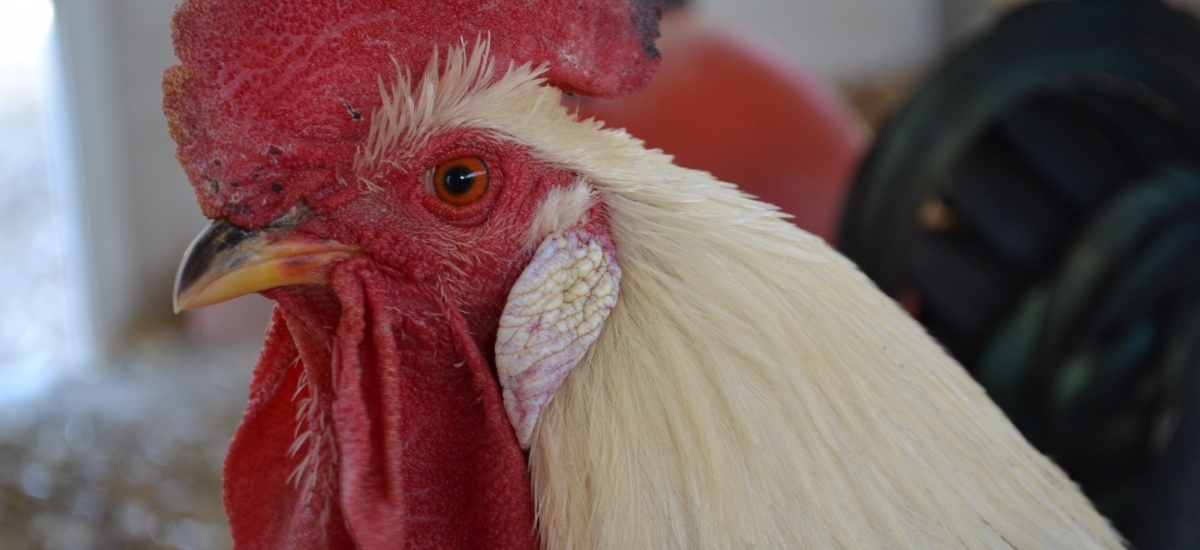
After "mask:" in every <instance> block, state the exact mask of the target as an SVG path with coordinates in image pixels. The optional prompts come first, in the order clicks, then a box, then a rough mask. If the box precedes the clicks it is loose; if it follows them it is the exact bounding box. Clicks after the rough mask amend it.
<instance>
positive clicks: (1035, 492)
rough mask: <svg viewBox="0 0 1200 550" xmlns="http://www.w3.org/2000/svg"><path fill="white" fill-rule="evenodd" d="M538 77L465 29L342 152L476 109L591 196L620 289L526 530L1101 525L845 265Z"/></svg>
mask: <svg viewBox="0 0 1200 550" xmlns="http://www.w3.org/2000/svg"><path fill="white" fill-rule="evenodd" d="M435 55H436V54H435ZM435 63H436V62H435ZM539 75H540V71H538V70H536V69H531V68H529V67H528V66H523V67H519V68H511V67H510V69H509V70H508V71H507V73H505V74H504V75H500V76H494V74H493V69H492V67H491V62H490V61H489V58H488V53H487V48H486V44H484V43H481V44H480V45H477V46H476V47H475V48H474V49H473V50H472V51H471V52H469V53H468V51H467V48H455V49H452V50H451V51H450V52H448V54H447V56H446V61H445V64H444V71H442V72H441V75H440V76H439V70H438V68H437V66H436V65H434V64H431V70H427V71H426V73H425V75H424V76H423V78H422V80H421V81H420V82H417V83H415V85H412V86H410V83H409V81H408V79H407V78H406V77H402V78H401V79H400V81H399V82H398V83H397V85H396V86H395V88H393V90H392V92H391V93H387V92H386V91H385V93H384V96H385V103H386V104H385V107H384V109H382V110H380V112H379V113H377V115H376V116H377V118H378V119H379V120H377V121H376V123H375V126H377V127H379V128H380V130H379V131H373V133H372V140H371V143H370V144H369V146H368V147H367V148H366V150H365V152H364V154H363V155H362V157H361V158H360V159H359V160H360V162H362V163H365V164H366V165H369V164H371V163H375V162H380V160H379V159H382V158H386V157H387V154H388V151H389V150H390V149H391V148H393V147H403V146H405V145H406V144H411V143H413V141H412V140H413V139H416V138H417V137H419V135H420V134H423V133H425V132H428V131H431V130H432V129H444V128H446V127H452V126H470V127H474V128H481V129H484V130H486V131H490V132H494V133H496V134H497V135H499V136H503V138H504V139H506V140H509V141H513V142H517V143H520V144H523V145H525V146H528V147H529V148H530V149H532V150H533V151H535V152H536V154H537V155H538V156H539V157H540V158H542V159H543V160H544V161H545V162H547V163H550V164H552V165H554V166H557V167H560V168H563V169H566V170H570V171H572V172H574V173H575V174H577V175H578V176H579V177H580V178H582V180H583V181H586V182H587V183H588V184H589V185H590V186H591V188H592V190H594V192H595V194H596V195H597V196H598V197H599V200H600V201H602V202H603V203H604V204H605V205H606V206H607V210H608V213H609V216H610V230H611V235H612V237H613V240H614V243H615V246H616V247H617V258H618V263H619V265H620V267H621V269H622V271H623V273H624V276H623V278H622V281H621V297H620V300H619V302H618V304H617V306H616V308H615V309H614V310H613V312H612V314H611V316H610V317H609V320H608V323H607V325H606V326H605V328H604V330H603V332H602V333H601V335H600V337H599V339H598V340H597V341H596V343H595V344H594V345H593V347H592V349H591V350H590V351H589V352H588V354H587V356H586V357H585V359H584V361H583V362H582V363H581V364H580V365H579V366H578V367H576V369H575V370H574V371H573V372H572V373H571V375H570V376H569V377H568V378H567V380H566V382H565V383H564V385H563V386H562V387H561V388H560V389H559V390H558V393H557V394H556V395H555V396H554V399H553V400H552V401H551V403H550V404H549V406H548V407H547V408H546V409H545V411H544V412H543V413H542V416H541V419H540V420H539V422H538V424H537V426H536V429H535V432H534V434H533V440H532V445H531V449H530V469H531V473H532V477H533V483H534V490H535V500H536V507H537V513H538V521H539V529H540V530H541V537H542V542H543V544H544V546H545V547H547V548H553V549H576V548H656V549H657V548H837V547H840V548H899V547H906V548H946V547H963V548H1010V547H1011V548H1064V549H1080V548H1118V547H1120V546H1121V545H1122V542H1121V540H1120V538H1119V536H1118V535H1117V534H1116V533H1115V532H1114V531H1113V530H1112V529H1111V528H1110V527H1109V525H1108V524H1107V522H1106V521H1105V520H1104V519H1103V518H1102V517H1101V516H1100V515H1099V514H1097V513H1096V511H1095V510H1094V509H1093V508H1092V506H1091V505H1090V504H1089V503H1088V502H1087V500H1086V499H1085V498H1084V497H1083V495H1082V494H1081V493H1080V492H1079V490H1078V489H1077V488H1076V486H1075V485H1074V484H1073V483H1072V482H1071V481H1070V480H1069V479H1067V477H1066V476H1065V475H1064V474H1063V473H1062V471H1061V470H1059V469H1058V468H1057V467H1056V466H1055V465H1054V464H1052V463H1051V462H1050V461H1049V460H1047V459H1046V458H1045V457H1043V456H1041V455H1040V454H1039V453H1038V452H1037V451H1035V450H1034V449H1033V448H1032V447H1031V446H1030V445H1029V444H1028V443H1026V442H1025V440H1024V439H1023V438H1022V437H1021V435H1020V434H1019V433H1018V432H1017V431H1016V429H1015V428H1014V427H1013V426H1012V424H1011V423H1010V422H1009V421H1008V420H1007V419H1006V418H1005V417H1004V416H1003V414H1002V413H1001V411H1000V410H999V409H998V408H997V407H996V406H995V405H994V404H992V402H991V401H990V400H989V399H988V398H987V396H986V395H985V394H984V392H983V390H982V389H981V388H980V387H979V386H978V385H977V384H976V383H975V382H974V381H973V380H971V378H970V377H969V376H968V375H967V374H966V372H964V371H963V369H962V368H961V367H960V366H959V365H958V364H957V363H956V362H954V360H952V359H951V358H950V357H949V356H947V355H946V353H945V352H944V351H943V350H942V349H941V348H940V347H939V346H938V345H937V344H936V343H935V342H934V341H933V340H932V339H931V338H930V337H929V336H928V335H927V334H926V333H925V332H924V331H923V330H922V329H921V327H920V326H919V325H918V324H917V323H915V322H914V321H913V320H912V319H911V318H910V317H909V316H908V315H907V314H905V313H904V312H903V311H902V310H901V309H900V308H899V307H897V306H896V304H895V303H893V302H892V301H891V300H890V299H888V298H887V297H886V296H884V295H883V294H882V293H880V292H879V291H878V290H877V289H876V288H875V287H874V285H872V283H870V282H869V281H868V280H867V279H866V277H865V276H863V275H862V274H861V273H860V272H859V271H858V270H857V269H856V268H855V267H854V266H853V265H852V264H851V263H850V262H849V261H847V260H846V259H845V258H843V257H842V256H840V255H839V254H838V253H836V252H835V251H833V250H832V249H830V248H829V247H828V246H826V245H825V244H824V243H823V242H821V241H820V240H819V239H817V238H815V237H813V236H811V235H809V234H807V233H804V232H802V231H800V230H799V229H797V228H795V227H794V226H792V225H791V224H789V223H788V222H787V221H785V220H783V219H782V218H781V215H780V214H779V213H778V212H777V211H776V210H775V209H774V208H773V207H771V206H769V205H766V204H764V203H761V202H758V201H755V200H753V199H752V198H750V197H748V196H746V195H744V194H742V193H741V192H739V191H738V190H737V189H736V188H734V187H733V186H732V185H729V184H726V183H722V182H719V181H717V180H715V179H713V178H712V177H711V176H709V175H708V174H705V173H701V172H697V171H692V170H687V169H684V168H680V167H677V166H674V165H672V164H671V159H670V157H668V156H666V155H663V154H662V153H660V152H657V151H649V150H646V149H645V148H643V146H642V144H641V142H639V141H638V140H636V139H634V138H632V137H631V136H629V135H628V134H626V133H625V132H623V131H620V130H606V129H602V128H601V127H600V125H599V124H598V123H595V122H593V121H579V120H576V118H575V117H574V116H572V115H571V114H570V113H568V112H567V111H566V110H565V109H564V108H563V107H562V106H561V105H560V102H559V99H560V98H559V92H558V91H557V90H555V89H553V88H551V87H548V86H545V85H544V83H543V82H542V81H541V80H540V79H539ZM411 90H415V91H411ZM560 199H561V197H560ZM575 202H580V201H574V202H572V201H567V203H568V204H574V203H575ZM576 206H578V205H576ZM576 210H578V209H577V208H576ZM531 231H532V232H536V233H541V232H543V231H544V228H537V229H531Z"/></svg>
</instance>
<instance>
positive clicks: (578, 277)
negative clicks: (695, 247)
mask: <svg viewBox="0 0 1200 550" xmlns="http://www.w3.org/2000/svg"><path fill="white" fill-rule="evenodd" d="M620 281H621V270H620V268H619V267H617V261H616V255H615V251H614V249H613V246H612V241H611V240H609V237H608V235H606V234H602V233H596V232H594V231H591V230H588V229H584V228H582V227H573V228H570V229H567V230H564V231H558V232H555V233H552V234H550V235H549V236H547V237H546V238H545V239H544V240H543V241H542V243H541V245H539V246H538V249H537V252H536V253H534V256H533V260H531V261H530V262H529V265H528V266H527V267H526V268H525V271H524V272H522V273H521V276H520V278H518V279H517V282H516V284H515V285H513V288H512V291H511V292H510V293H509V296H508V302H507V303H506V304H505V305H504V312H503V313H502V314H501V316H500V328H499V330H498V331H497V332H496V371H497V374H498V375H499V378H500V387H501V388H502V395H503V398H504V408H505V410H506V411H507V412H508V417H509V420H510V421H511V422H512V425H513V429H514V430H516V433H517V440H518V441H519V442H520V444H521V448H523V449H528V448H529V440H530V437H531V436H532V434H533V427H534V424H535V423H536V422H537V418H538V415H539V414H540V413H541V411H542V409H543V408H544V407H545V406H546V404H547V403H549V402H550V398H551V397H553V395H554V391H555V390H557V389H558V387H559V386H560V385H562V382H563V380H564V379H566V377H567V373H569V372H570V371H571V369H572V368H574V367H575V365H577V364H579V362H580V361H581V360H582V359H583V357H584V355H585V354H586V353H587V350H588V349H589V348H590V347H591V345H592V342H595V341H596V338H597V337H598V336H599V335H600V330H601V328H603V326H604V321H605V320H606V319H607V318H608V314H609V312H610V311H612V308H613V306H615V305H616V303H617V292H618V288H619V286H620Z"/></svg>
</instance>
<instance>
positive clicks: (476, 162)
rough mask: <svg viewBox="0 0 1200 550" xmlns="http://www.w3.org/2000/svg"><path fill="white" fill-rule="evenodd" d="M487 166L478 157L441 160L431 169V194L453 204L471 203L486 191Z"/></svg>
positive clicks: (463, 204)
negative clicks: (435, 167)
mask: <svg viewBox="0 0 1200 550" xmlns="http://www.w3.org/2000/svg"><path fill="white" fill-rule="evenodd" d="M487 188H488V167H487V164H486V163H484V162H483V159H481V158H479V157H461V158H456V159H453V160H448V161H446V162H443V163H442V164H441V165H439V166H438V167H437V169H436V170H434V171H433V194H434V195H437V198H438V199H440V200H441V201H442V202H444V203H447V204H451V205H454V206H466V205H468V204H471V203H473V202H475V201H477V200H479V198H480V197H482V196H483V193H484V192H485V191H487Z"/></svg>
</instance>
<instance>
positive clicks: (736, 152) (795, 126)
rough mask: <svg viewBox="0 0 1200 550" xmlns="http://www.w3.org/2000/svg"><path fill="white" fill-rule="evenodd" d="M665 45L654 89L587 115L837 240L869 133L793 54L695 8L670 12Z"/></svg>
mask: <svg viewBox="0 0 1200 550" xmlns="http://www.w3.org/2000/svg"><path fill="white" fill-rule="evenodd" d="M658 45H659V49H660V50H661V51H662V62H661V65H660V66H659V69H658V73H657V75H655V77H654V80H653V82H652V83H651V85H650V88H649V89H648V90H646V91H643V92H641V93H637V94H632V95H629V96H625V97H622V98H619V99H611V100H609V99H591V98H580V99H577V100H575V101H577V102H578V108H579V112H580V114H581V116H584V117H588V116H595V117H597V118H599V119H601V120H604V121H605V123H606V125H607V126H610V127H623V128H626V129H627V130H628V131H629V132H630V133H631V134H633V135H635V136H637V137H639V138H641V139H643V140H645V141H646V145H647V146H648V147H650V148H658V149H662V150H663V151H665V152H667V153H669V154H672V155H674V156H675V162H676V164H679V165H681V166H686V167H689V168H696V169H699V170H705V171H708V172H711V173H712V174H713V175H714V176H716V177H717V178H719V179H721V180H724V181H728V182H731V183H736V184H737V185H738V186H739V187H740V188H742V189H743V190H745V191H746V192H748V193H750V194H752V195H755V196H757V197H759V198H761V199H763V200H765V201H767V202H770V203H773V204H776V205H778V206H779V207H780V208H781V209H782V210H783V211H784V212H787V213H789V214H792V215H793V216H795V219H794V220H793V222H794V223H795V224H796V225H798V226H800V227H801V228H803V229H805V230H807V231H809V232H811V233H814V234H816V235H818V236H820V237H822V238H824V239H825V240H826V241H829V242H833V240H834V237H835V235H836V232H837V223H838V216H839V214H840V212H841V206H842V200H843V197H844V195H845V191H846V188H847V186H848V185H849V182H850V179H851V178H852V177H853V175H854V171H855V169H856V168H857V166H858V161H859V158H860V155H861V154H862V153H863V151H864V149H865V146H866V143H867V137H868V131H867V129H866V126H865V125H864V124H863V123H862V122H861V121H859V120H858V119H857V118H856V116H855V115H854V114H853V113H852V112H851V111H850V110H849V109H848V108H847V107H846V106H845V105H844V104H842V103H841V101H840V100H839V99H838V97H837V96H836V95H835V94H834V93H833V92H831V91H830V90H828V89H826V88H825V87H824V86H823V85H821V84H820V83H819V82H817V81H816V80H815V79H814V78H813V77H812V76H811V75H809V74H807V73H806V72H805V71H804V70H803V69H801V68H800V67H799V66H797V64H796V63H795V62H794V61H791V60H789V59H788V58H787V57H786V56H785V55H783V54H781V53H778V52H776V51H773V50H772V49H771V48H769V47H767V46H765V45H763V44H759V43H757V42H755V41H753V40H750V39H748V38H746V37H743V36H740V35H739V34H737V33H734V32H732V31H730V30H727V29H724V28H722V27H720V26H718V25H716V24H714V23H711V22H706V21H704V20H703V19H701V18H699V17H697V16H696V15H694V14H692V13H689V12H688V11H687V10H686V9H683V8H679V9H671V10H668V11H667V13H666V14H665V15H664V17H663V21H662V38H660V39H659V41H658Z"/></svg>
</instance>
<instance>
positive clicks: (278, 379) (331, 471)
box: [225, 259, 538, 550]
mask: <svg viewBox="0 0 1200 550" xmlns="http://www.w3.org/2000/svg"><path fill="white" fill-rule="evenodd" d="M331 279H332V284H331V286H330V287H329V288H324V287H321V288H315V287H308V288H299V287H293V288H287V289H277V290H274V291H271V293H269V295H270V297H271V298H273V299H275V300H277V301H278V302H279V306H278V307H277V308H276V310H275V314H274V318H273V320H272V323H271V328H270V330H269V332H268V335H267V341H266V343H265V346H264V349H263V352H262V356H261V357H260V360H259V363H258V366H257V367H256V368H255V372H254V380H253V382H252V384H251V388H250V400H249V403H248V404H247V407H246V414H245V416H244V417H243V419H242V424H241V426H240V427H239V428H238V430H237V434H236V435H235V437H234V440H233V442H232V443H231V444H230V448H229V453H228V455H227V457H226V462H225V507H226V511H227V513H228V515H229V520H230V525H231V527H232V529H233V537H234V542H235V544H236V545H237V547H238V548H240V549H259V548H261V549H301V548H333V549H340V548H362V549H364V550H372V549H382V548H416V547H425V548H511V549H533V548H537V547H538V540H537V534H536V531H535V525H534V513H533V500H532V496H531V492H530V483H529V476H528V471H527V466H526V463H525V459H524V455H523V454H522V453H521V450H520V448H519V446H518V444H517V441H516V437H515V436H514V434H513V430H512V427H511V426H510V425H509V423H508V419H507V416H505V413H504V409H503V406H502V404H501V400H500V392H499V389H498V386H497V383H496V381H495V380H496V379H495V376H494V374H493V373H492V370H491V367H490V360H489V357H490V354H488V353H484V352H482V351H481V350H487V349H490V342H488V341H487V338H486V337H484V338H483V339H482V340H483V341H480V339H477V338H475V337H473V336H472V335H471V332H472V330H474V331H475V333H476V334H494V330H493V331H490V332H489V331H486V330H480V328H481V327H487V326H491V327H493V329H494V327H495V323H496V319H498V317H499V307H497V310H496V311H486V312H471V315H472V318H471V322H470V323H469V324H468V321H467V319H466V318H464V316H463V314H462V313H460V312H459V311H458V309H457V307H454V306H453V302H450V303H447V301H448V300H447V298H445V297H443V296H442V295H441V294H442V291H439V290H438V289H436V288H435V287H433V286H432V285H420V284H411V283H407V284H406V283H398V282H396V281H397V279H396V278H394V277H389V276H387V275H385V274H383V273H381V272H380V271H379V268H377V267H375V266H374V265H373V264H371V263H370V262H369V261H367V260H365V259H360V260H351V261H348V262H345V263H343V264H342V265H339V266H337V267H336V268H335V269H334V271H333V273H332V275H331ZM330 290H332V292H330ZM451 299H452V298H451ZM468 325H470V326H468Z"/></svg>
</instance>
